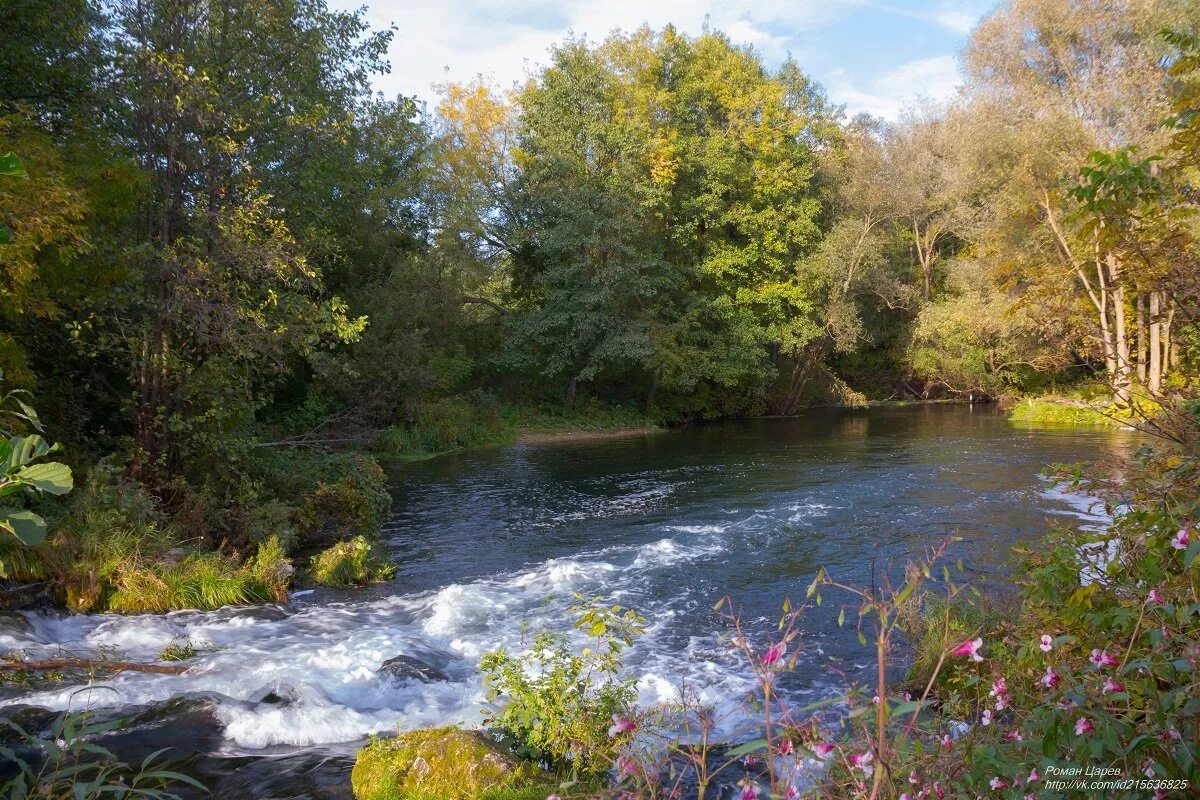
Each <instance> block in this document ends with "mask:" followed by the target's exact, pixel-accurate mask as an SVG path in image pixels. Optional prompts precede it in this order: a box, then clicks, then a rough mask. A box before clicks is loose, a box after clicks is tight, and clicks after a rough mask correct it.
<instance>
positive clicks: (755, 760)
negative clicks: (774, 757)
mask: <svg viewBox="0 0 1200 800" xmlns="http://www.w3.org/2000/svg"><path fill="white" fill-rule="evenodd" d="M761 763H762V759H761V758H759V757H758V756H755V755H749V756H745V757H744V758H742V766H743V767H757V766H758V765H759V764H761Z"/></svg>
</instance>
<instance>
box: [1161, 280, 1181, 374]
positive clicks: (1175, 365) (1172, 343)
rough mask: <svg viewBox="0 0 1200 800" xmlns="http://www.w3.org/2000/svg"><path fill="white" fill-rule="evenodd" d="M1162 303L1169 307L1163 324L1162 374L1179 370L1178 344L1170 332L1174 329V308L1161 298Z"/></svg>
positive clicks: (1168, 301)
mask: <svg viewBox="0 0 1200 800" xmlns="http://www.w3.org/2000/svg"><path fill="white" fill-rule="evenodd" d="M1163 299H1164V302H1166V304H1167V305H1168V306H1170V310H1169V311H1168V312H1167V319H1166V321H1165V322H1163V330H1162V337H1163V373H1164V374H1165V373H1166V372H1167V371H1168V370H1173V369H1179V342H1178V340H1176V339H1175V338H1174V334H1173V333H1172V331H1173V330H1174V329H1175V306H1174V305H1172V304H1171V302H1170V300H1167V299H1166V298H1163Z"/></svg>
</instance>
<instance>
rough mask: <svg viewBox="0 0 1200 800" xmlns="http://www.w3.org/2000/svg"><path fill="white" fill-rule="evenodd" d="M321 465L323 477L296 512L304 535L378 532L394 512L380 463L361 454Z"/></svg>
mask: <svg viewBox="0 0 1200 800" xmlns="http://www.w3.org/2000/svg"><path fill="white" fill-rule="evenodd" d="M318 463H319V464H320V472H321V478H320V480H318V481H317V483H316V485H315V486H314V487H312V489H311V490H310V491H309V493H308V494H307V495H306V496H305V497H304V499H303V501H302V502H301V504H300V508H299V510H298V511H297V517H298V520H299V523H300V530H301V533H302V534H303V535H305V536H308V537H313V536H315V535H317V534H318V533H319V534H321V535H323V536H329V535H332V536H335V537H343V536H348V535H358V536H374V535H375V534H376V533H378V531H379V529H380V528H381V527H382V526H383V523H384V522H386V521H387V519H388V516H389V514H390V513H391V510H392V498H391V495H389V494H388V492H387V476H386V475H385V474H384V472H383V468H382V467H380V466H379V464H378V462H376V461H375V459H373V458H371V457H370V456H369V455H365V454H362V453H346V454H343V455H340V456H338V457H335V458H328V459H323V460H321V461H319V462H318Z"/></svg>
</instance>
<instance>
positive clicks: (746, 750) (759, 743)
mask: <svg viewBox="0 0 1200 800" xmlns="http://www.w3.org/2000/svg"><path fill="white" fill-rule="evenodd" d="M766 747H767V740H766V739H752V740H751V741H749V742H746V743H745V744H740V745H738V746H737V747H735V748H733V749H732V750H730V751H729V752H728V753H726V755H728V756H744V755H748V754H750V753H757V752H759V751H760V750H765V749H766Z"/></svg>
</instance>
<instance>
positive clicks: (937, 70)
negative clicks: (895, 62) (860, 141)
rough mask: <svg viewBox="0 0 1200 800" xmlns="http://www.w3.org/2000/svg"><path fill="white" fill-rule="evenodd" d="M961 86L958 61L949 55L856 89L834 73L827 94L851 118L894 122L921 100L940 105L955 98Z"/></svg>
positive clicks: (904, 67)
mask: <svg viewBox="0 0 1200 800" xmlns="http://www.w3.org/2000/svg"><path fill="white" fill-rule="evenodd" d="M961 82H962V79H961V76H960V74H959V69H958V59H957V58H955V57H954V56H952V55H944V56H934V57H932V58H920V59H916V60H914V61H909V62H907V63H905V64H901V65H900V66H899V67H897V68H896V69H893V70H890V71H888V72H886V73H884V74H883V75H879V76H877V77H875V78H872V79H871V80H870V81H868V82H867V84H866V86H858V85H856V84H855V83H854V82H853V81H852V80H850V79H849V77H848V76H847V75H846V74H845V72H844V71H839V72H837V73H835V75H834V78H833V80H831V81H830V86H829V93H830V95H831V96H832V97H834V98H835V99H836V100H837V101H838V102H840V103H844V104H845V106H846V113H847V114H848V115H850V116H853V115H854V114H858V113H861V112H865V113H867V114H870V115H872V116H875V117H883V118H885V119H896V118H897V117H899V116H900V112H902V111H903V110H904V109H905V108H906V107H909V106H912V105H914V104H916V103H917V102H918V101H920V100H922V99H926V100H932V101H934V102H938V103H943V102H945V101H947V100H949V99H950V98H951V97H953V96H954V93H955V92H956V91H957V89H958V86H959V84H960V83H961Z"/></svg>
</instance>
